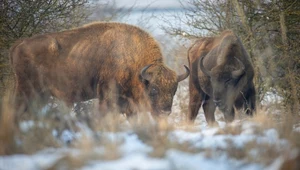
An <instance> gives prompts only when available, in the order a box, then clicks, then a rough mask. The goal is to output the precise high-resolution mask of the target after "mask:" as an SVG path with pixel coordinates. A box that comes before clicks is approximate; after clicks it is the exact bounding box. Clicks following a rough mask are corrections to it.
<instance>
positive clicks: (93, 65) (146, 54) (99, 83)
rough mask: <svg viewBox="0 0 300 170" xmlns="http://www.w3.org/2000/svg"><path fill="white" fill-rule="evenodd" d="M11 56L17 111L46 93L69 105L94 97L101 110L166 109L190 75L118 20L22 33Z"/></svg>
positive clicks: (142, 34)
mask: <svg viewBox="0 0 300 170" xmlns="http://www.w3.org/2000/svg"><path fill="white" fill-rule="evenodd" d="M10 59H11V65H12V68H13V70H14V72H15V77H16V88H15V106H16V109H17V113H18V115H21V114H22V113H24V112H25V111H26V110H28V109H31V108H33V104H34V103H36V102H38V103H46V102H47V99H48V98H49V97H50V96H54V97H56V98H58V99H60V100H62V101H64V102H65V103H66V104H67V105H69V106H72V105H73V103H76V102H81V101H85V100H89V99H93V98H98V99H99V106H100V111H101V112H109V111H110V110H112V109H117V110H118V111H120V112H122V113H126V114H128V115H131V114H136V113H137V112H139V111H150V112H151V113H152V114H153V115H159V114H162V113H170V112H171V106H172V101H173V96H174V95H175V92H176V89H177V85H178V82H180V81H182V80H183V79H185V78H186V77H187V76H188V75H189V69H188V68H187V67H185V68H186V73H184V74H182V75H178V76H177V75H176V73H175V72H174V71H173V70H171V69H170V68H168V67H167V66H166V65H165V64H164V63H163V58H162V54H161V51H160V48H159V45H158V43H157V42H156V41H155V40H154V39H153V38H152V37H151V36H150V35H149V34H148V33H146V32H145V31H143V30H141V29H140V28H138V27H135V26H132V25H127V24H122V23H92V24H89V25H86V26H83V27H79V28H76V29H72V30H67V31H63V32H58V33H49V34H45V35H37V36H33V37H31V38H26V39H22V40H19V41H17V42H16V43H15V44H14V45H13V46H12V47H11V50H10ZM114 107H117V108H114Z"/></svg>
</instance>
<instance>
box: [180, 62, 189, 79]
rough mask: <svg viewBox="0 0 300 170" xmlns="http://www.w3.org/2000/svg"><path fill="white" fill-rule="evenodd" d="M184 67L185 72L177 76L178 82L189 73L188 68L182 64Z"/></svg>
mask: <svg viewBox="0 0 300 170" xmlns="http://www.w3.org/2000/svg"><path fill="white" fill-rule="evenodd" d="M184 68H185V73H184V74H181V75H179V76H177V81H178V82H180V81H182V80H184V79H186V78H187V77H188V76H189V75H190V69H189V68H188V67H187V66H186V65H184Z"/></svg>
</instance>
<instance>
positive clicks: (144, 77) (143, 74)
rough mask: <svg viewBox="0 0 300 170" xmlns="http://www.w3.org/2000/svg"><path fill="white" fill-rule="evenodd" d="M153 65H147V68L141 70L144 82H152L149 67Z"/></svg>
mask: <svg viewBox="0 0 300 170" xmlns="http://www.w3.org/2000/svg"><path fill="white" fill-rule="evenodd" d="M152 65H153V64H150V65H147V66H145V67H144V68H143V69H142V70H141V77H142V79H143V80H147V81H150V80H151V78H152V76H151V74H149V73H147V70H148V68H149V67H151V66H152Z"/></svg>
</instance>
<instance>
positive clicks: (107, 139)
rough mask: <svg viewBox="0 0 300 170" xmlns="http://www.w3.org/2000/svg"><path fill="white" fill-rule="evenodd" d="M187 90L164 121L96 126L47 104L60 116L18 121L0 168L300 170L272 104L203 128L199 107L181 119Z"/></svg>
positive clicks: (291, 126)
mask: <svg viewBox="0 0 300 170" xmlns="http://www.w3.org/2000/svg"><path fill="white" fill-rule="evenodd" d="M187 90H188V89H187V88H186V85H184V86H183V85H181V86H180V87H179V90H178V91H177V94H176V97H175V99H174V103H173V112H172V114H171V115H170V116H169V117H168V118H167V119H161V120H159V121H153V120H151V118H149V117H148V116H139V118H138V120H136V121H130V122H128V121H127V120H126V118H125V117H124V116H122V115H119V114H110V115H108V116H106V117H105V118H99V117H93V120H90V121H92V122H94V123H95V125H96V126H94V127H95V128H94V131H92V130H91V129H90V128H89V126H87V124H86V121H82V120H83V119H79V118H76V116H75V113H74V112H72V111H70V110H67V109H66V108H63V107H59V106H58V105H55V106H53V108H55V109H56V111H58V112H59V113H60V114H61V113H66V114H64V115H63V116H62V117H60V118H59V120H58V121H57V119H58V118H57V117H56V118H55V119H53V117H51V116H50V118H49V117H48V118H44V117H47V116H45V115H47V114H48V112H51V115H52V116H53V115H55V114H53V113H54V112H56V111H54V110H55V109H54V110H51V111H50V109H49V108H48V110H47V109H44V110H41V113H42V114H45V115H44V116H41V117H43V118H41V117H40V118H34V119H31V120H29V121H23V122H22V123H21V126H20V127H21V132H19V135H17V136H18V137H15V138H14V141H15V143H16V144H15V146H13V149H12V150H14V153H12V154H11V155H9V156H1V157H0V170H64V169H79V170H182V169H185V170H202V169H203V170H210V169H217V170H285V169H292V170H298V168H299V167H300V166H299V162H300V154H299V151H300V150H299V146H300V122H299V121H295V120H293V121H290V122H293V123H290V122H289V123H287V121H288V119H285V118H286V117H284V116H282V115H284V113H280V114H279V111H278V110H277V111H276V112H275V109H273V108H272V107H270V108H268V109H259V110H258V112H257V114H256V115H255V116H254V117H253V118H248V117H246V116H244V115H243V114H242V113H241V114H237V115H236V119H235V121H234V122H232V123H229V124H226V123H225V122H224V120H223V117H222V114H221V113H219V112H218V113H217V114H216V117H217V120H218V125H219V126H216V127H208V126H207V124H206V122H205V118H204V114H203V112H202V110H201V111H200V113H199V115H198V118H197V120H196V121H195V123H194V124H192V125H190V124H186V123H185V121H184V114H185V113H186V112H187V104H188V95H187ZM87 105H91V104H87ZM57 108H59V109H57ZM70 112H71V113H70ZM3 113H4V112H3ZM141 115H142V114H141ZM143 115H147V114H145V113H144V114H143ZM280 115H281V116H280ZM50 120H51V121H50ZM85 120H86V119H85ZM56 121H57V122H58V123H57V122H56ZM2 131H3V130H2ZM0 147H5V145H2V146H0Z"/></svg>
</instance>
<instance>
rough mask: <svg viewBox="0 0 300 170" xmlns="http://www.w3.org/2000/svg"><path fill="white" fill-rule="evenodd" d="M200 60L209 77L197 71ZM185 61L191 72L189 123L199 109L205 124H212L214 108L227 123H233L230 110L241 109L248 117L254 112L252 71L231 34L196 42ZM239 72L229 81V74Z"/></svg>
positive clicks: (237, 41)
mask: <svg viewBox="0 0 300 170" xmlns="http://www.w3.org/2000/svg"><path fill="white" fill-rule="evenodd" d="M202 57H204V58H203V66H204V68H205V70H207V71H209V73H210V76H208V75H207V74H205V73H204V72H203V71H202V69H201V68H200V63H201V58H202ZM188 60H189V67H190V69H191V75H190V78H189V90H190V102H189V114H188V119H189V120H191V121H193V120H194V119H195V118H196V116H197V114H198V111H199V109H200V107H201V105H202V106H203V110H204V114H205V118H206V121H207V122H208V123H213V122H215V116H214V112H215V109H216V107H217V106H219V109H220V110H221V111H222V112H223V113H224V117H225V120H226V121H229V122H230V121H232V120H233V119H234V106H235V108H237V109H240V108H242V107H244V109H245V110H246V113H247V114H249V115H252V112H253V111H254V110H255V89H254V84H253V76H254V70H253V66H252V64H251V61H250V57H249V56H248V54H247V52H246V50H245V49H244V47H243V45H242V43H241V41H240V39H239V38H238V37H237V36H236V35H235V34H234V33H233V32H232V31H229V30H228V31H224V32H222V33H221V35H220V36H219V37H204V38H201V39H199V40H197V41H196V42H195V43H194V44H193V45H192V46H191V47H190V49H189V52H188ZM238 60H239V61H240V62H241V63H242V64H240V63H239V61H238ZM242 66H244V68H243V69H242ZM239 69H240V70H241V71H242V74H241V75H240V76H239V77H237V78H233V76H232V72H233V71H235V70H239Z"/></svg>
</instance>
